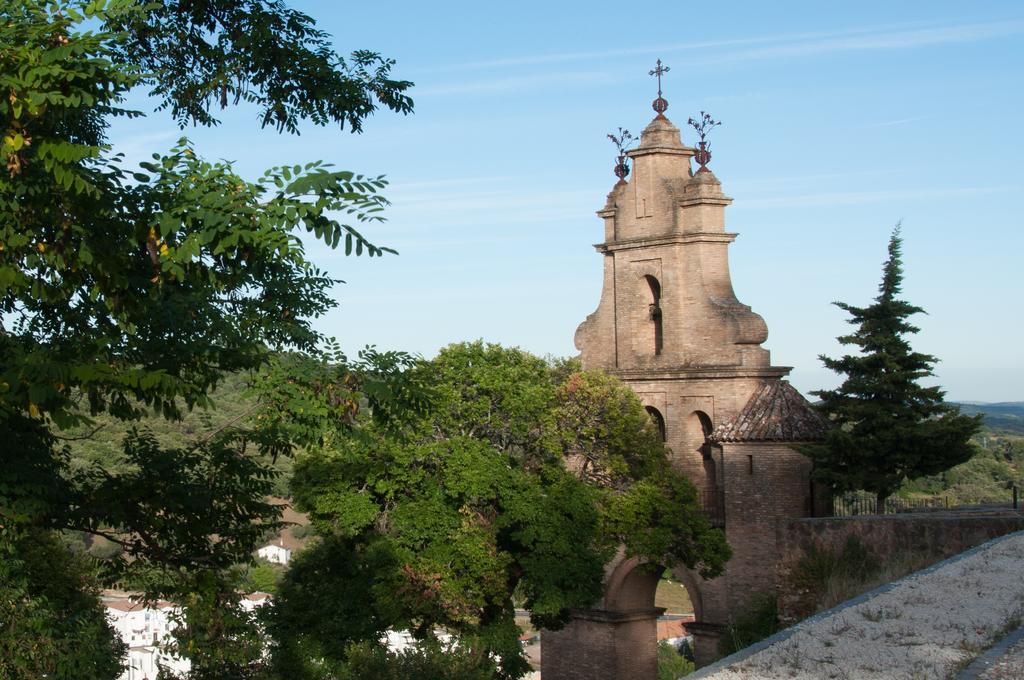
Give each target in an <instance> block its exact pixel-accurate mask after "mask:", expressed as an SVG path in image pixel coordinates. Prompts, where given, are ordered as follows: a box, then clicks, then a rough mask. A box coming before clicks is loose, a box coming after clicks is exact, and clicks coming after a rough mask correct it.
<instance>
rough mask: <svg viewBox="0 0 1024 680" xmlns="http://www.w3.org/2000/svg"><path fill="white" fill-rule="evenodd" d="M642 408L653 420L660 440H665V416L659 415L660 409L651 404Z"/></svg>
mask: <svg viewBox="0 0 1024 680" xmlns="http://www.w3.org/2000/svg"><path fill="white" fill-rule="evenodd" d="M644 408H645V409H646V410H647V415H649V416H650V417H651V420H653V421H654V426H655V427H657V428H658V433H659V434H661V441H666V433H665V417H664V416H662V415H661V411H659V410H658V409H656V408H654V407H653V406H645V407H644Z"/></svg>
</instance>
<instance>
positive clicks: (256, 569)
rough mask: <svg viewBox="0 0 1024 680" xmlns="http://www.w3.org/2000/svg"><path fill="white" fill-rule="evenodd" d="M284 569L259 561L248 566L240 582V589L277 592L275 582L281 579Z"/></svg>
mask: <svg viewBox="0 0 1024 680" xmlns="http://www.w3.org/2000/svg"><path fill="white" fill-rule="evenodd" d="M282 574H284V569H283V568H282V567H280V566H278V565H275V564H269V563H267V562H260V563H257V564H255V565H253V566H251V567H249V570H248V572H247V573H246V575H245V581H243V582H242V589H243V590H245V592H247V593H254V592H260V593H270V594H271V595H273V594H274V593H276V592H277V583H278V581H280V580H281V575H282Z"/></svg>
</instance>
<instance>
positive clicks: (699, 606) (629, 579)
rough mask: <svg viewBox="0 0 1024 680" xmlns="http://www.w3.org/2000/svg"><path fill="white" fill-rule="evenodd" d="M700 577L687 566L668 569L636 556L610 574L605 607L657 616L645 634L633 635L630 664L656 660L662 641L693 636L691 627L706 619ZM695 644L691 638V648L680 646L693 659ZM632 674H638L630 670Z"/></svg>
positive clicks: (619, 611) (617, 610)
mask: <svg viewBox="0 0 1024 680" xmlns="http://www.w3.org/2000/svg"><path fill="white" fill-rule="evenodd" d="M698 580H699V579H698V577H697V576H696V575H695V574H694V573H693V572H691V571H690V570H689V569H687V568H686V567H682V566H680V567H677V568H675V569H674V570H672V571H668V570H666V569H665V568H664V567H662V566H661V565H658V564H652V563H647V562H642V561H640V560H637V559H636V558H629V559H625V560H623V561H621V562H619V563H618V565H616V566H615V568H614V569H613V570H612V571H611V573H609V576H608V580H607V582H606V590H605V600H604V608H605V609H607V610H608V611H611V612H618V613H623V614H634V613H638V612H651V614H650V615H651V616H652V618H653V619H654V620H653V621H651V624H653V625H650V627H649V628H647V629H645V631H644V632H643V633H640V632H639V631H637V633H638V634H637V635H633V636H631V637H632V640H631V645H633V648H632V649H631V650H630V652H629V653H628V654H626V655H625V656H626V657H627V658H628V659H629V663H633V662H635V661H636V660H638V659H651V660H652V662H653V659H654V658H655V657H656V656H657V648H658V642H659V640H671V641H672V642H675V643H676V644H681V643H682V640H681V638H683V637H684V636H686V635H693V633H692V631H691V630H689V629H688V626H691V625H692V624H693V623H694V622H700V621H702V620H703V609H704V607H703V598H702V594H701V591H700V588H699V586H698ZM692 645H693V641H692V639H691V642H690V649H689V650H686V649H685V648H682V647H677V649H678V651H680V653H683V654H684V656H687V657H688V658H690V660H693V652H694V649H693V646H692ZM655 665H656V664H655ZM633 670H634V672H635V669H633ZM629 677H636V676H635V675H634V674H633V673H631V674H630V675H629ZM640 677H646V676H640ZM651 677H653V674H652V675H651Z"/></svg>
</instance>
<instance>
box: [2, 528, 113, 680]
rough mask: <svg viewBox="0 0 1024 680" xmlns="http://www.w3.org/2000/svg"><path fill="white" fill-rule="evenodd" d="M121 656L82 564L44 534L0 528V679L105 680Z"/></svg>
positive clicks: (88, 570) (87, 568)
mask: <svg viewBox="0 0 1024 680" xmlns="http://www.w3.org/2000/svg"><path fill="white" fill-rule="evenodd" d="M126 651H127V650H126V648H125V645H124V643H122V642H121V640H120V638H119V637H118V636H117V634H116V633H115V631H114V630H113V628H112V627H111V626H110V624H109V623H108V622H107V619H106V612H105V611H104V609H103V607H102V606H101V605H100V603H99V599H98V597H97V584H96V580H95V577H94V576H93V573H92V569H91V568H90V566H89V565H88V564H87V562H86V561H85V560H84V558H82V557H81V556H77V555H73V554H72V553H71V552H70V551H68V550H67V548H65V546H64V545H62V544H61V543H60V542H59V541H57V540H56V539H55V537H54V536H53V534H52V533H50V532H46V531H42V530H39V529H35V528H20V527H17V526H10V525H5V526H2V527H0V677H3V678H6V679H7V680H36V679H37V678H57V679H58V680H110V679H111V678H115V677H117V676H118V675H119V674H120V672H121V661H120V660H121V658H122V657H123V656H124V654H125V653H126Z"/></svg>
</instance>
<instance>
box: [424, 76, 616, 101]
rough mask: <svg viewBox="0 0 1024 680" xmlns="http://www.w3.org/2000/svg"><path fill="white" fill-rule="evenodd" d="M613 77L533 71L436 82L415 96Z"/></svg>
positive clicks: (609, 77) (517, 88) (597, 81)
mask: <svg viewBox="0 0 1024 680" xmlns="http://www.w3.org/2000/svg"><path fill="white" fill-rule="evenodd" d="M610 80H614V78H613V77H612V76H611V75H610V74H609V73H608V72H607V71H579V72H570V73H535V74H532V75H527V76H516V77H508V78H488V79H486V80H473V81H466V82H454V83H448V84H443V83H442V84H438V85H435V86H433V87H422V88H417V89H416V96H417V97H430V96H436V95H451V94H481V93H494V92H510V91H518V90H525V89H536V88H538V87H550V86H563V87H564V86H565V85H568V84H577V85H578V84H593V83H606V82H609V81H610Z"/></svg>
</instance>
